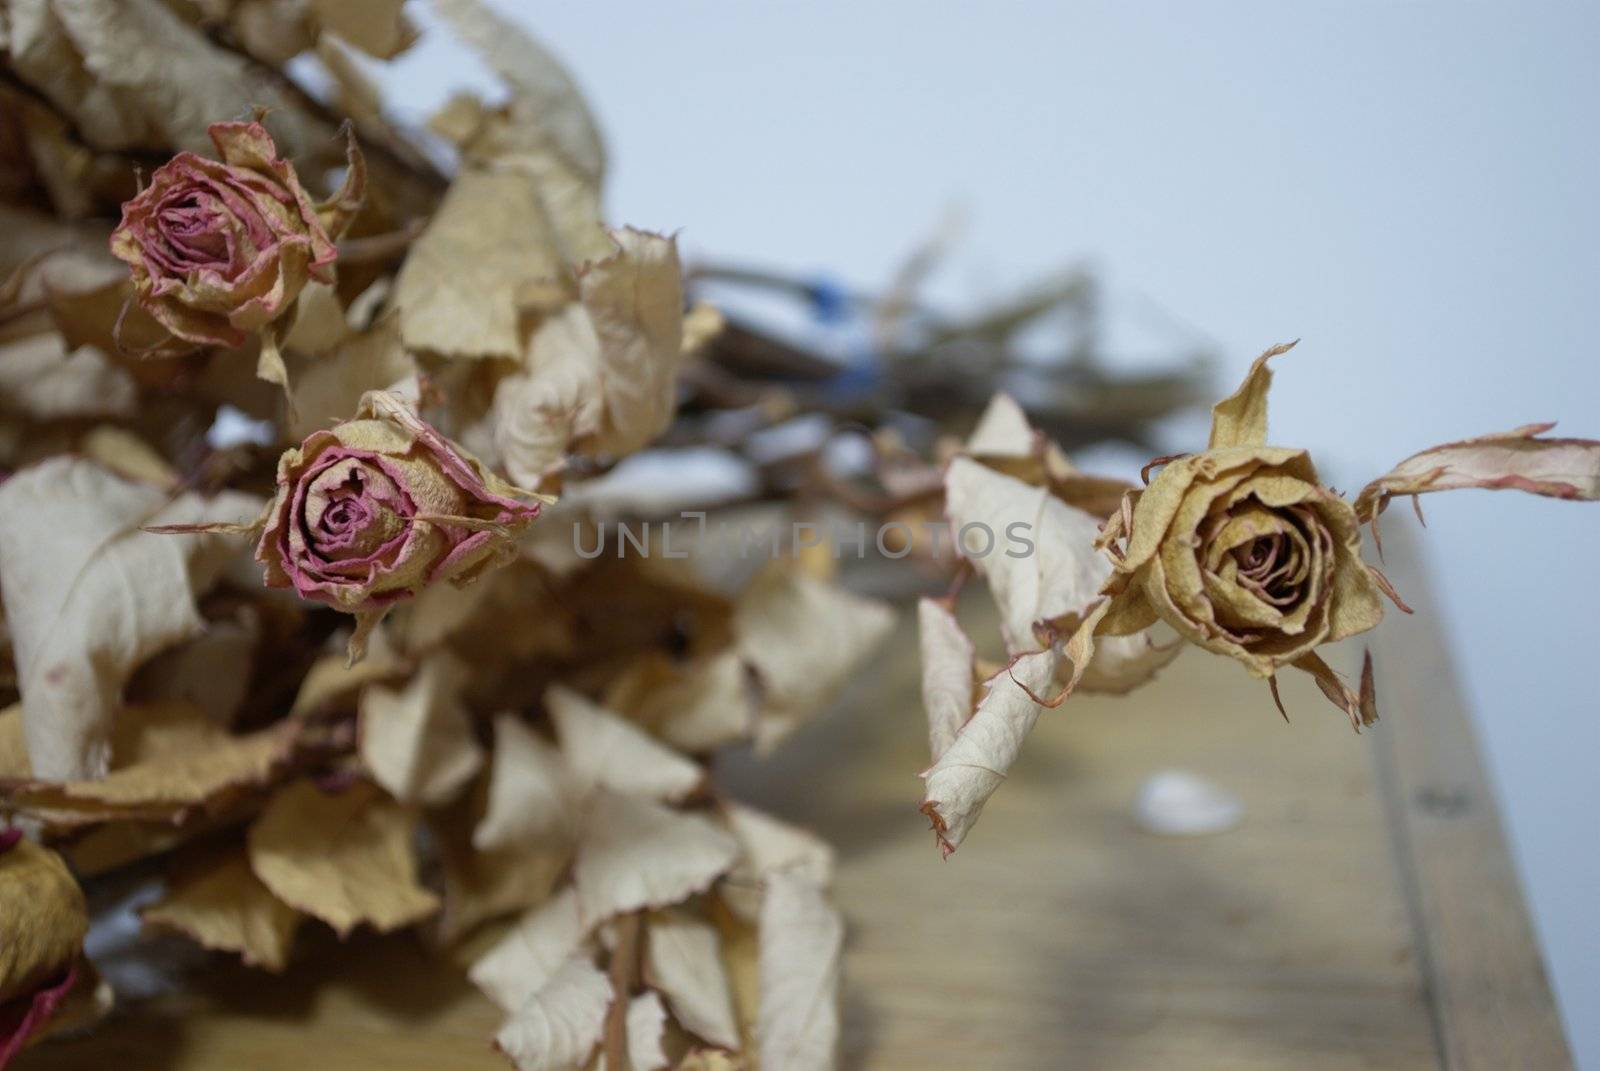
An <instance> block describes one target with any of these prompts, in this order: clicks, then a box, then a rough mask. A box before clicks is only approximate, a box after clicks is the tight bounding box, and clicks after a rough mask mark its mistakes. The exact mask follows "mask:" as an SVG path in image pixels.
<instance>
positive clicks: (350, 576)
mask: <svg viewBox="0 0 1600 1071" xmlns="http://www.w3.org/2000/svg"><path fill="white" fill-rule="evenodd" d="M537 497H538V496H535V495H533V494H532V493H531V492H527V491H522V490H519V489H518V488H515V487H513V486H511V485H510V484H508V483H506V482H505V481H504V480H502V479H500V478H499V477H497V476H495V475H494V474H493V473H492V472H489V471H488V470H487V469H485V468H484V466H483V465H482V463H480V462H479V461H478V459H477V458H475V457H473V456H472V455H470V454H469V453H467V452H466V451H465V450H463V449H462V448H461V447H459V446H456V445H455V444H453V443H451V442H450V441H449V440H447V439H445V438H444V436H442V435H440V434H439V433H438V432H437V431H435V430H434V429H433V428H432V427H430V426H429V425H427V424H426V423H424V422H423V421H422V420H421V418H419V417H418V416H417V415H416V413H414V412H413V411H412V410H411V409H410V408H409V407H408V406H407V405H406V404H405V403H404V402H403V401H401V400H400V399H399V398H398V397H397V396H395V395H393V394H388V393H385V392H381V391H373V392H369V393H368V394H367V395H366V397H364V398H363V399H362V401H361V406H360V408H359V409H358V410H357V411H356V416H355V419H353V420H347V421H345V422H344V423H342V424H339V425H336V426H335V427H333V428H332V429H330V430H325V431H316V432H313V433H312V434H311V435H309V436H307V438H306V440H305V441H304V442H303V443H301V444H300V446H298V447H296V448H291V449H289V450H287V451H285V452H284V454H283V456H282V457H281V458H279V460H278V490H277V495H276V497H275V498H274V500H273V502H272V504H271V505H270V506H269V507H268V508H267V512H266V515H265V518H264V522H265V527H264V529H263V530H262V532H261V539H260V542H259V543H258V544H257V546H256V559H257V560H258V561H260V562H263V563H264V564H265V565H266V570H267V576H266V581H267V585H268V586H269V587H292V588H294V589H295V591H296V592H297V593H298V594H299V595H300V597H301V598H305V599H311V600H313V601H316V602H321V603H326V604H327V605H329V606H332V607H334V608H335V609H339V610H343V611H345V612H347V613H352V614H355V615H357V628H356V634H355V637H354V638H352V640H351V641H350V645H351V658H352V660H354V659H357V658H359V657H360V655H361V651H362V649H363V648H364V646H365V642H366V638H367V636H368V635H369V634H370V633H371V631H372V629H373V628H374V627H375V626H376V625H377V623H378V621H379V620H381V619H382V617H383V615H384V614H385V613H386V612H387V611H388V609H389V607H390V606H392V605H394V604H395V603H397V602H400V601H402V600H404V599H408V598H410V597H411V596H413V595H415V594H417V593H418V592H419V591H421V590H422V589H423V588H425V587H427V586H428V585H430V584H436V583H439V582H440V581H445V580H448V581H451V582H452V583H455V584H458V585H461V584H466V583H468V582H470V581H472V580H475V579H477V578H478V577H479V576H481V575H482V574H483V573H485V572H487V571H488V570H490V569H493V568H495V567H497V566H499V565H502V564H504V563H505V562H506V561H508V560H509V559H510V558H512V557H513V556H514V555H515V543H514V540H515V537H516V535H517V534H518V533H519V532H520V531H521V530H522V529H524V528H526V527H527V526H528V524H529V523H530V522H531V521H532V520H533V519H534V518H535V517H537V516H538V515H539V502H538V501H527V500H526V499H534V498H537Z"/></svg>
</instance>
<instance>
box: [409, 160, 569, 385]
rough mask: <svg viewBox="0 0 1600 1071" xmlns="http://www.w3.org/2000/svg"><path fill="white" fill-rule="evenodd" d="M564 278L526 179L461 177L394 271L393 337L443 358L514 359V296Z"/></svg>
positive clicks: (517, 350) (517, 348) (483, 174)
mask: <svg viewBox="0 0 1600 1071" xmlns="http://www.w3.org/2000/svg"><path fill="white" fill-rule="evenodd" d="M565 270H566V268H565V265H564V263H563V261H562V259H561V257H560V255H559V254H558V252H557V250H556V243H555V238H554V236H553V235H552V234H551V232H550V227H549V224H548V222H547V221H546V217H545V215H544V212H543V209H542V207H541V204H540V201H539V191H538V188H537V187H536V186H535V185H534V183H533V181H532V180H531V179H529V178H528V176H526V175H523V174H519V173H517V172H513V171H476V170H466V171H463V172H461V174H459V175H457V176H456V180H455V182H454V183H452V184H451V186H450V192H449V193H448V194H446V195H445V199H444V201H443V203H441V204H440V205H439V209H438V211H437V212H435V213H434V216H433V219H432V220H431V221H430V222H429V223H428V229H427V230H425V231H424V232H423V233H422V236H421V237H420V238H418V239H417V241H416V242H415V244H413V245H412V247H411V253H410V255H409V256H407V257H406V262H405V265H404V266H403V267H402V268H401V269H400V276H399V279H398V280H397V282H396V285H395V297H394V301H395V304H396V305H398V306H399V309H400V337H401V339H402V340H403V341H404V342H405V345H406V346H407V347H408V348H411V349H419V350H429V351H432V352H434V353H437V354H439V355H441V356H444V357H508V358H518V357H520V356H521V355H522V336H521V333H520V331H519V330H518V310H517V295H518V292H519V291H520V290H521V289H522V288H523V287H524V286H526V285H528V284H530V283H534V282H537V281H540V280H544V279H553V278H557V277H559V276H560V275H561V274H562V273H563V272H564V271H565Z"/></svg>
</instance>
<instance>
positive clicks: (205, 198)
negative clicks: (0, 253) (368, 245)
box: [111, 122, 366, 346]
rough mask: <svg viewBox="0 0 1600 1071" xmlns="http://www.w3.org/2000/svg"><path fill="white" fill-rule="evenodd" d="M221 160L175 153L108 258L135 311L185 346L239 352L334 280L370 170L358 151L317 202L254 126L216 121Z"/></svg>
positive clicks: (136, 203) (131, 209)
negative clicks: (328, 195) (305, 291)
mask: <svg viewBox="0 0 1600 1071" xmlns="http://www.w3.org/2000/svg"><path fill="white" fill-rule="evenodd" d="M210 133H211V140H212V142H213V143H215V144H216V146H217V155H218V156H219V157H220V160H208V159H206V158H205V157H203V156H197V155H196V154H194V153H191V152H183V153H179V154H178V155H177V156H174V157H173V158H172V159H171V160H170V161H168V162H167V163H166V164H163V165H162V166H161V167H159V168H157V169H156V171H155V173H154V174H153V175H151V176H150V185H149V186H148V187H147V188H146V189H145V190H144V191H143V192H141V193H140V194H139V195H138V196H137V197H135V198H133V200H131V201H128V202H127V203H126V204H124V205H123V206H122V222H121V223H120V224H118V226H117V228H116V230H114V231H112V232H111V253H112V255H113V256H115V257H117V258H118V259H119V260H123V261H126V262H127V264H128V265H129V267H130V268H131V269H132V274H133V287H134V294H135V296H136V297H137V298H138V301H139V304H140V305H141V306H143V307H144V308H145V309H146V310H147V311H148V312H149V313H150V314H151V315H152V316H154V317H155V318H156V319H157V320H158V321H160V323H161V324H162V325H163V326H164V327H166V328H167V330H169V331H171V332H172V333H173V334H174V335H175V336H177V337H178V338H181V339H185V340H187V341H189V342H199V343H210V344H215V345H222V346H239V345H242V344H243V343H244V341H245V339H246V337H247V336H248V335H249V333H250V332H253V331H257V330H259V329H260V328H262V327H264V326H266V325H267V324H269V323H271V322H272V321H273V320H275V319H277V318H278V317H279V316H281V315H282V314H283V313H284V312H285V311H286V310H287V309H288V308H289V307H290V306H291V305H293V303H294V301H295V299H296V298H297V297H298V296H299V295H300V291H301V289H302V288H303V287H304V286H305V285H306V282H307V281H308V280H310V279H316V280H318V281H319V282H324V283H331V282H332V281H333V262H334V259H335V257H336V256H337V250H336V249H335V247H334V239H336V238H338V237H339V235H340V234H341V233H343V231H344V229H345V228H346V227H347V226H348V225H349V223H350V220H351V218H352V217H353V216H354V215H355V212H356V210H357V209H358V208H359V207H360V203H361V198H362V194H363V191H364V188H365V185H366V168H365V164H364V163H363V162H362V158H361V154H360V152H359V151H358V150H357V149H356V147H355V143H354V142H353V141H352V142H351V144H350V148H349V157H350V166H349V171H348V172H347V174H346V177H345V182H344V186H343V187H342V188H341V189H340V190H339V191H338V193H336V194H335V195H334V197H333V198H332V199H331V200H329V201H327V202H325V203H323V204H320V205H319V204H314V203H312V200H311V197H310V195H308V194H307V193H306V191H305V188H304V187H303V186H301V185H300V179H299V177H298V176H297V175H296V174H295V170H294V165H293V164H291V163H289V162H288V161H287V160H284V159H281V158H280V157H279V156H278V147H277V145H276V144H274V143H273V140H272V137H271V135H269V134H268V133H267V131H266V129H265V128H264V127H263V126H262V125H261V124H260V123H257V122H250V123H237V122H235V123H213V124H212V125H211V127H210Z"/></svg>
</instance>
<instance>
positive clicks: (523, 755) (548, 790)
mask: <svg viewBox="0 0 1600 1071" xmlns="http://www.w3.org/2000/svg"><path fill="white" fill-rule="evenodd" d="M576 805H577V794H576V793H575V791H574V789H573V785H572V780H571V774H570V773H569V772H568V770H567V767H566V763H565V762H564V761H563V759H562V756H561V754H560V752H558V751H557V750H556V749H555V748H554V747H552V746H551V745H550V744H548V743H546V742H545V741H544V739H543V738H542V737H540V736H539V734H538V733H536V732H534V731H533V730H532V729H531V728H529V727H528V725H527V724H526V723H524V722H523V721H522V719H520V718H518V717H517V716H516V715H514V714H502V715H500V716H499V717H497V718H496V719H495V721H494V757H493V760H492V761H491V764H490V768H489V802H488V807H487V809H486V810H485V812H484V816H483V821H482V822H480V823H479V824H478V828H477V829H475V830H474V831H473V833H472V846H473V847H474V848H477V849H478V850H479V851H486V850H488V849H491V848H505V847H510V846H512V845H515V844H528V843H535V842H538V841H541V840H547V839H550V838H556V839H561V838H565V837H568V836H570V835H571V833H572V829H573V826H574V823H575V822H576V816H575V813H574V808H575V807H576Z"/></svg>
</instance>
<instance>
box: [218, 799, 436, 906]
mask: <svg viewBox="0 0 1600 1071" xmlns="http://www.w3.org/2000/svg"><path fill="white" fill-rule="evenodd" d="M412 821H413V820H412V816H411V814H410V813H409V812H408V811H406V809H405V808H403V807H401V806H400V805H399V804H397V803H394V802H393V801H391V800H389V799H387V798H385V797H384V796H383V795H382V794H381V793H380V792H378V790H377V789H375V788H373V787H371V786H369V785H365V784H359V783H358V784H356V785H352V786H351V787H349V788H347V789H345V790H344V791H342V792H336V793H329V792H324V791H322V790H321V789H319V788H318V787H317V786H316V785H315V784H313V783H311V782H310V781H300V782H297V783H295V784H293V785H290V786H289V787H287V788H285V789H282V790H281V791H279V792H278V794H277V795H275V796H273V798H272V801H271V802H270V803H268V804H267V808H266V810H265V811H263V812H262V815H261V817H260V818H259V819H257V821H256V823H255V824H254V825H253V826H251V827H250V832H249V835H248V838H247V841H248V844H249V848H250V867H251V869H252V870H254V871H255V873H256V876H257V877H258V878H260V879H261V881H262V882H263V883H264V884H265V885H266V886H267V888H269V889H271V890H272V892H273V893H274V894H275V895H276V896H277V897H278V898H279V899H281V900H283V901H284V902H285V903H287V904H289V905H290V906H292V907H295V908H298V909H300V910H301V911H304V912H305V913H306V914H308V915H314V916H316V917H317V918H319V919H322V920H323V921H324V922H326V923H327V924H328V925H330V926H332V927H333V928H334V929H335V930H336V931H338V933H339V935H340V936H345V935H347V934H349V932H350V931H351V930H353V929H355V927H357V926H359V925H361V924H363V923H366V924H368V925H371V926H372V927H373V928H374V929H376V930H378V931H380V932H388V931H390V930H396V929H400V928H401V927H404V926H410V925H411V924H413V923H416V922H420V921H422V920H423V919H425V918H427V917H428V916H429V915H431V914H433V913H434V912H435V911H437V910H438V909H439V901H438V898H437V897H435V896H434V895H433V894H432V893H430V892H428V890H426V889H424V888H423V887H422V886H420V885H418V884H417V879H416V870H417V863H416V856H415V852H414V850H413V848H412V843H411V827H412Z"/></svg>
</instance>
